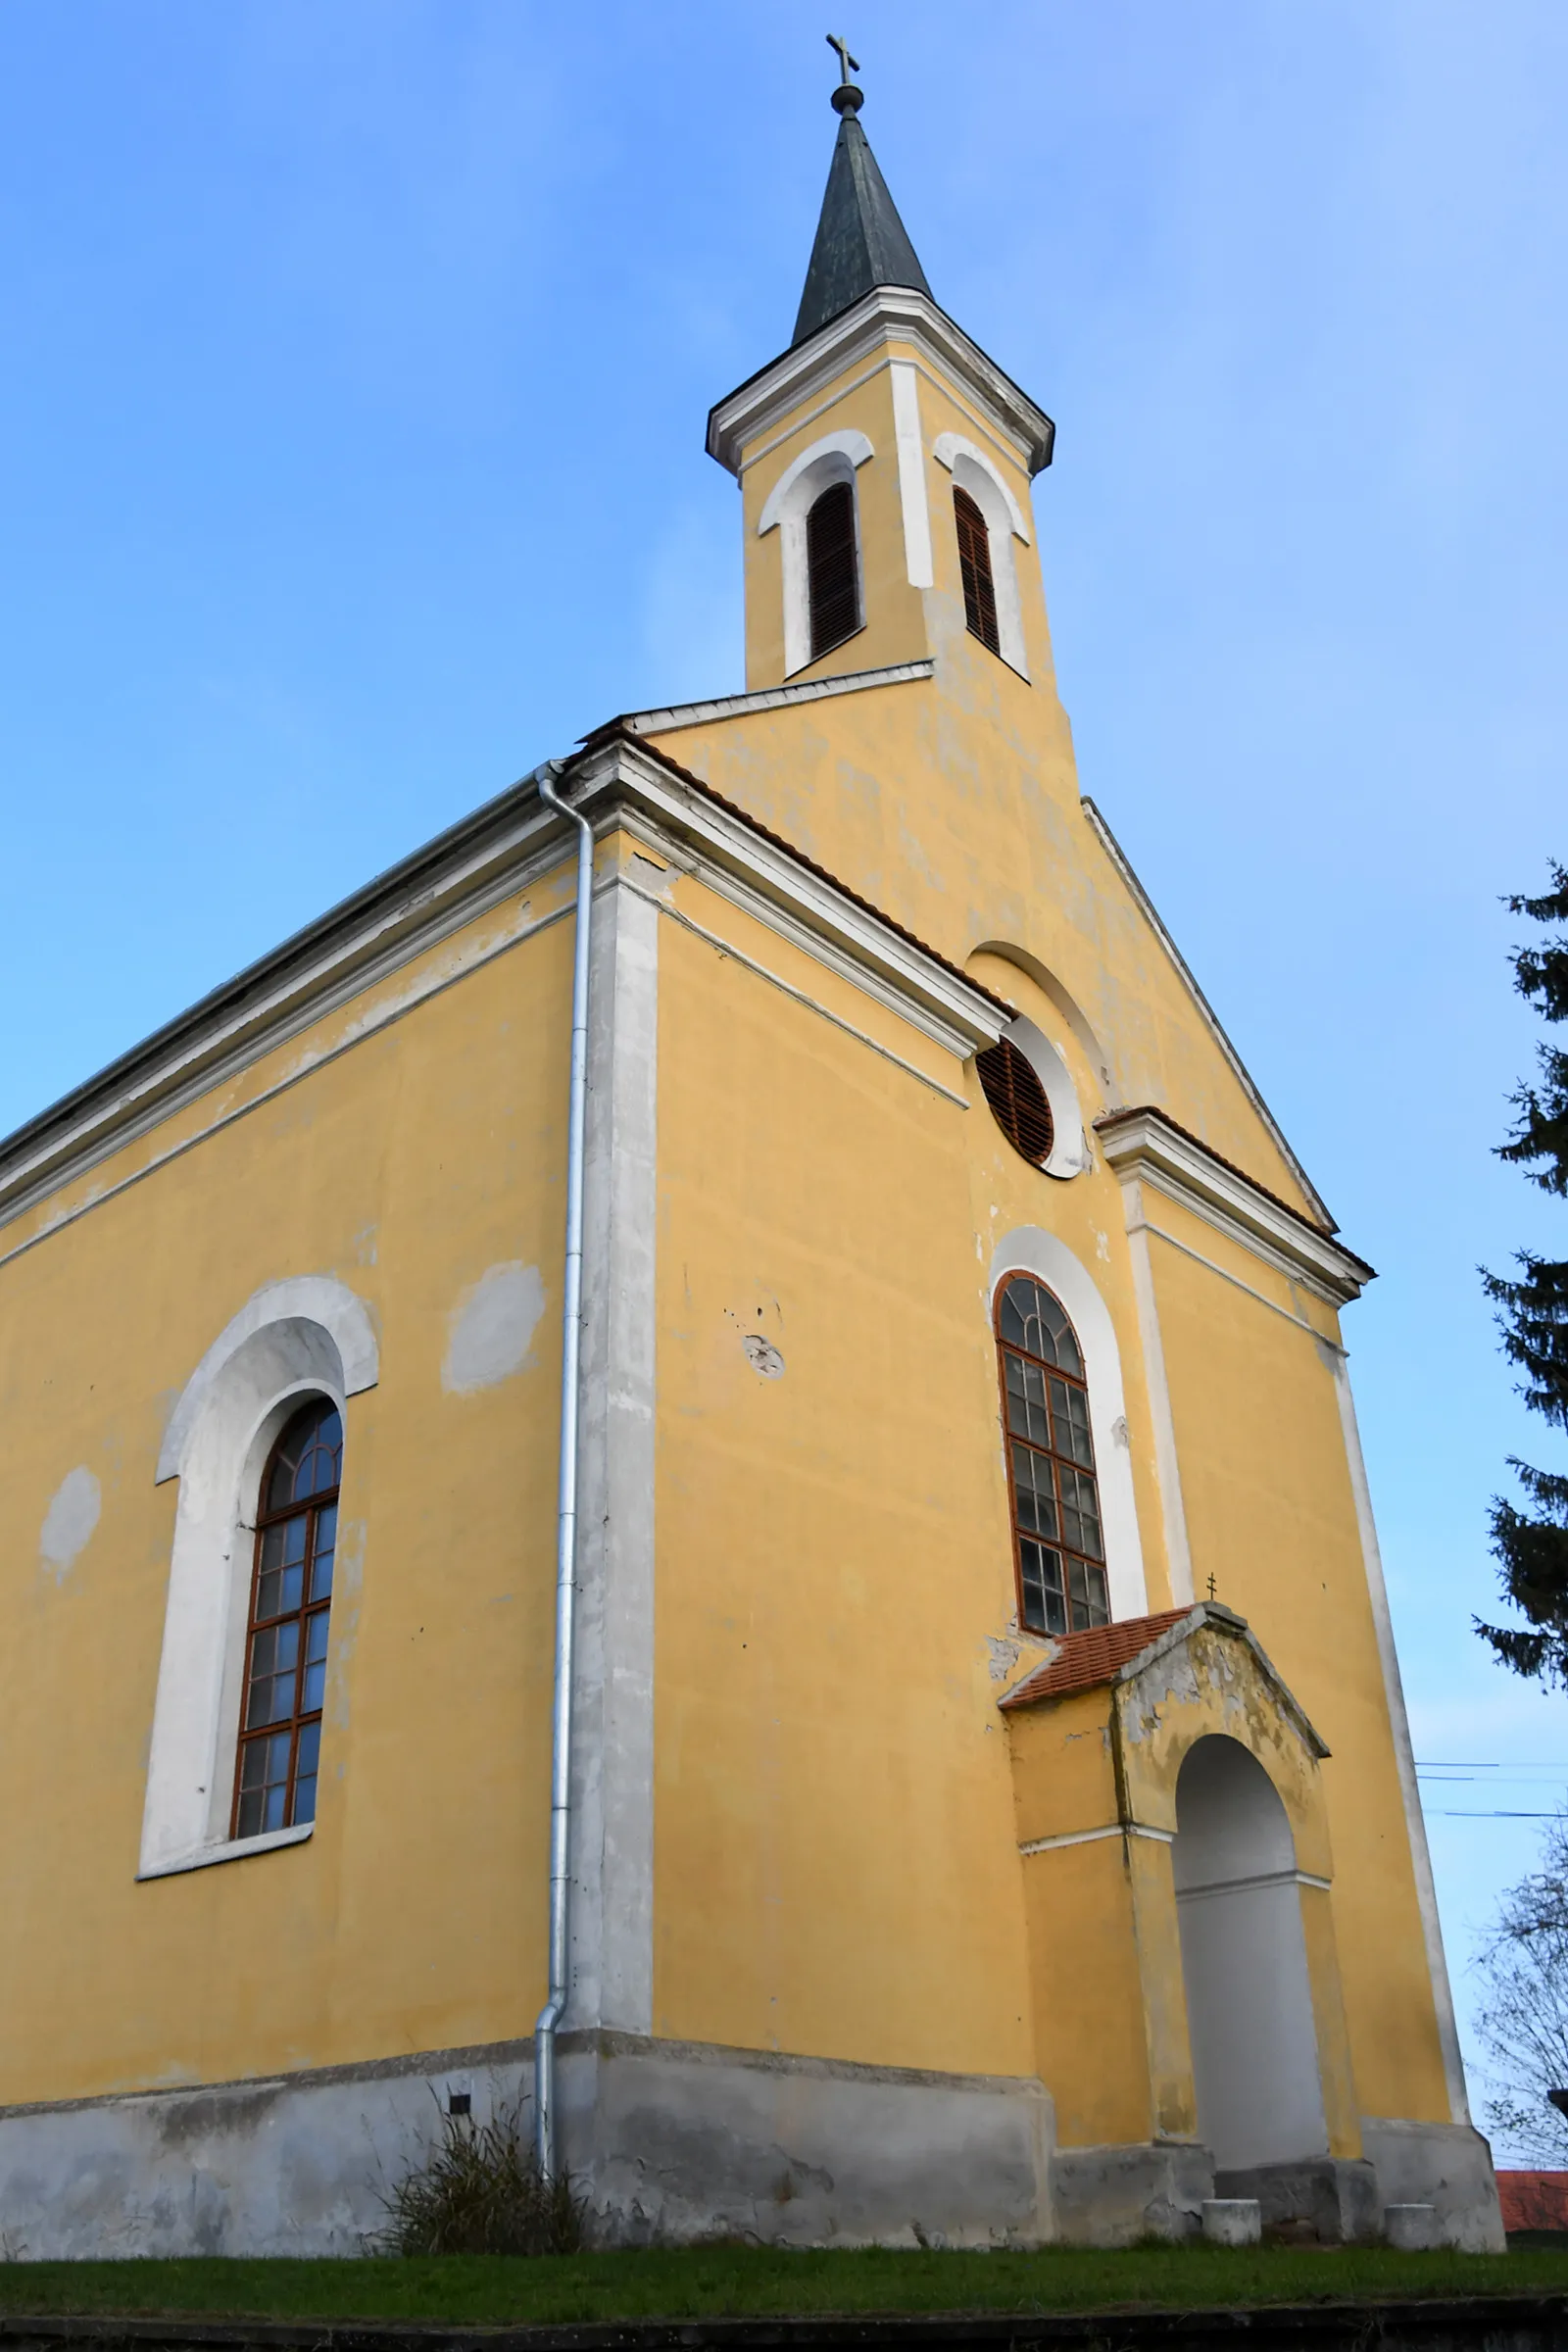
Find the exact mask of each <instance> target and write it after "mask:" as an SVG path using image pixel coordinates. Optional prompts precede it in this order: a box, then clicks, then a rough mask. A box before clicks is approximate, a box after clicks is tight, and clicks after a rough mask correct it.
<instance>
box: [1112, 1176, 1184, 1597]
mask: <svg viewBox="0 0 1568 2352" xmlns="http://www.w3.org/2000/svg"><path fill="white" fill-rule="evenodd" d="M1121 1200H1122V1213H1123V1215H1124V1216H1125V1218H1126V1221H1127V1253H1128V1258H1129V1261H1130V1263H1131V1266H1132V1275H1133V1298H1134V1299H1135V1300H1136V1302H1137V1306H1138V1336H1139V1338H1140V1339H1141V1340H1142V1342H1143V1347H1144V1389H1145V1393H1146V1394H1147V1396H1148V1398H1149V1417H1150V1425H1151V1429H1152V1435H1153V1440H1154V1479H1155V1483H1156V1484H1157V1486H1158V1488H1159V1509H1160V1517H1161V1519H1162V1520H1163V1522H1164V1528H1165V1570H1166V1574H1167V1575H1168V1576H1169V1578H1170V1597H1171V1602H1172V1605H1173V1606H1174V1607H1176V1608H1178V1609H1180V1608H1185V1607H1187V1606H1188V1604H1189V1603H1190V1602H1191V1601H1192V1600H1193V1598H1194V1593H1193V1549H1192V1544H1191V1542H1190V1540H1189V1538H1188V1534H1187V1505H1186V1502H1185V1501H1184V1499H1183V1497H1182V1466H1181V1460H1180V1457H1179V1455H1178V1453H1177V1450H1176V1417H1175V1414H1174V1413H1173V1411H1172V1409H1171V1401H1170V1381H1169V1379H1168V1377H1167V1375H1166V1371H1165V1343H1164V1340H1163V1339H1162V1338H1161V1336H1160V1329H1159V1301H1158V1300H1157V1299H1156V1298H1155V1296H1154V1268H1153V1264H1152V1260H1151V1258H1150V1254H1149V1221H1148V1219H1147V1218H1146V1216H1145V1215H1144V1188H1143V1186H1142V1185H1141V1184H1140V1183H1139V1182H1138V1181H1137V1179H1136V1177H1135V1178H1134V1179H1133V1180H1132V1182H1131V1183H1129V1182H1127V1181H1126V1180H1125V1179H1123V1182H1122V1188H1121Z"/></svg>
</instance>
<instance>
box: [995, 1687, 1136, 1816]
mask: <svg viewBox="0 0 1568 2352" xmlns="http://www.w3.org/2000/svg"><path fill="white" fill-rule="evenodd" d="M1039 1662H1040V1661H1039V1659H1037V1658H1033V1657H1031V1658H1030V1659H1028V1661H1027V1664H1028V1666H1030V1667H1033V1666H1035V1665H1038V1664H1039ZM1021 1679H1022V1678H1021V1676H1015V1677H1013V1678H1012V1680H1013V1681H1018V1680H1021ZM1006 1726H1007V1744H1008V1747H1009V1749H1010V1751H1011V1755H1012V1787H1013V1803H1014V1808H1015V1820H1016V1825H1017V1837H1018V1843H1019V1845H1020V1846H1025V1845H1030V1844H1033V1843H1034V1841H1035V1840H1036V1839H1037V1838H1076V1837H1079V1836H1081V1835H1082V1834H1083V1833H1084V1832H1085V1831H1088V1830H1102V1829H1103V1828H1104V1827H1105V1825H1106V1824H1107V1823H1108V1822H1113V1821H1115V1820H1116V1819H1117V1818H1118V1816H1119V1812H1120V1806H1119V1802H1118V1797H1117V1790H1116V1768H1115V1763H1114V1760H1113V1758H1112V1755H1111V1745H1110V1735H1109V1731H1108V1729H1107V1726H1106V1709H1105V1696H1104V1692H1103V1691H1078V1692H1076V1693H1074V1694H1073V1695H1072V1696H1071V1697H1067V1698H1063V1699H1059V1700H1057V1701H1055V1702H1054V1704H1053V1705H1051V1706H1049V1707H1046V1706H1042V1707H1020V1708H1018V1709H1016V1710H1015V1711H1014V1712H1012V1713H1010V1714H1009V1715H1008V1716H1007V1718H1006Z"/></svg>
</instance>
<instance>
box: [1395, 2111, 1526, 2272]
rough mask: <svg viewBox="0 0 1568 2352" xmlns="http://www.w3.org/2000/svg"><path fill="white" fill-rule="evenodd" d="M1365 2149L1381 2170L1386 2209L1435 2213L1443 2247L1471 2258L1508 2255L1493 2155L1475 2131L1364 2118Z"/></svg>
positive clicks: (1446, 2125)
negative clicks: (1420, 2208) (1406, 2207)
mask: <svg viewBox="0 0 1568 2352" xmlns="http://www.w3.org/2000/svg"><path fill="white" fill-rule="evenodd" d="M1361 2144H1362V2146H1363V2147H1364V2148H1365V2150H1366V2152H1367V2154H1368V2156H1369V2157H1370V2158H1371V2160H1372V2162H1373V2163H1374V2164H1375V2165H1376V2166H1377V2168H1378V2186H1379V2188H1380V2189H1381V2191H1382V2193H1383V2201H1384V2203H1385V2204H1386V2205H1430V2206H1432V2207H1433V2209H1434V2227H1435V2229H1436V2233H1437V2242H1438V2244H1439V2245H1444V2246H1457V2247H1459V2248H1460V2250H1461V2251H1462V2252H1464V2253H1466V2254H1501V2253H1502V2252H1503V2251H1504V2250H1505V2248H1506V2246H1507V2242H1508V2241H1507V2239H1506V2237H1505V2236H1504V2234H1503V2228H1502V2208H1501V2207H1500V2205H1499V2204H1498V2202H1497V2179H1496V2175H1495V2173H1494V2171H1493V2169H1492V2150H1491V2148H1490V2147H1489V2146H1488V2145H1487V2143H1486V2141H1485V2140H1484V2139H1483V2138H1482V2136H1481V2134H1480V2132H1479V2131H1475V2130H1474V2129H1473V2128H1472V2126H1470V2125H1469V2124H1406V2123H1399V2122H1397V2121H1390V2119H1389V2118H1388V2117H1386V2116H1373V2115H1364V2116H1363V2117H1362V2118H1361Z"/></svg>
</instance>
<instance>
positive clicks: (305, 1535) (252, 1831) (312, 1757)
mask: <svg viewBox="0 0 1568 2352" xmlns="http://www.w3.org/2000/svg"><path fill="white" fill-rule="evenodd" d="M342 1471H343V1423H342V1420H341V1418H340V1416H339V1414H338V1409H337V1407H336V1405H335V1404H332V1403H331V1402H330V1401H329V1400H328V1399H327V1398H326V1397H312V1399H311V1401H310V1403H309V1404H307V1405H304V1406H302V1407H301V1409H300V1410H299V1411H298V1412H296V1413H295V1414H294V1416H293V1418H292V1419H291V1420H290V1421H289V1422H288V1423H287V1425H286V1426H285V1428H284V1430H283V1433H282V1435H281V1437H280V1438H279V1439H278V1441H277V1444H276V1445H275V1446H273V1447H272V1450H271V1452H270V1454H269V1456H268V1460H267V1467H266V1469H265V1470H264V1471H263V1473H262V1484H261V1493H260V1495H259V1497H258V1505H257V1512H256V1564H255V1567H254V1570H253V1572H252V1576H251V1610H250V1625H249V1629H248V1632H247V1635H246V1642H245V1683H244V1691H243V1696H242V1699H241V1704H240V1733H239V1757H238V1761H237V1764H236V1768H235V1774H234V1818H233V1825H232V1830H231V1835H232V1836H233V1837H235V1838H256V1837H260V1836H261V1835H262V1834H263V1833H264V1832H265V1831H268V1830H289V1829H293V1828H295V1827H296V1826H298V1825H299V1824H301V1823H303V1822H307V1821H314V1820H315V1818H316V1778H317V1765H318V1760H319V1753H320V1745H321V1701H322V1698H323V1695H324V1691H325V1684H326V1621H327V1613H328V1610H329V1608H330V1606H331V1600H332V1556H333V1553H334V1551H335V1549H336V1545H337V1497H338V1486H339V1482H340V1480H341V1477H342Z"/></svg>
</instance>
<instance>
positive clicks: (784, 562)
mask: <svg viewBox="0 0 1568 2352" xmlns="http://www.w3.org/2000/svg"><path fill="white" fill-rule="evenodd" d="M874 454H875V453H874V451H873V450H872V447H871V444H870V442H869V441H868V440H867V439H866V437H865V435H864V433H860V432H856V431H854V430H853V429H846V430H845V431H843V432H838V433H825V434H824V435H823V437H822V439H821V440H820V441H813V442H812V443H811V446H810V448H809V449H803V450H802V452H801V454H800V456H799V457H798V458H795V459H792V460H791V462H790V464H789V465H788V466H785V468H784V471H783V472H782V473H781V474H780V475H779V477H778V480H777V481H776V482H775V483H774V484H773V487H772V489H771V490H770V491H769V492H768V494H767V497H766V499H765V500H764V501H763V505H762V512H761V514H760V515H759V516H758V518H757V535H758V537H759V539H765V538H766V536H767V534H768V532H769V531H775V530H776V531H777V532H778V534H779V560H780V564H781V567H782V571H783V584H784V675H785V676H786V677H793V676H794V675H795V672H796V671H797V670H798V669H805V668H806V667H807V665H808V663H809V662H810V659H811V597H810V582H809V576H808V568H807V562H806V517H807V515H809V513H810V511H811V509H812V507H813V506H814V505H815V504H816V501H817V500H818V499H819V498H820V497H821V495H822V493H823V491H824V490H826V489H828V488H830V487H831V485H832V484H833V483H834V482H848V483H849V485H850V488H851V490H852V492H854V493H855V501H854V503H855V571H856V578H857V580H858V583H859V594H860V617H861V622H862V625H863V622H864V618H865V573H864V570H863V568H862V565H861V563H860V499H859V493H858V490H856V483H855V476H856V473H857V471H858V468H859V467H860V466H863V465H865V464H866V462H867V461H868V460H869V459H870V458H871V457H872V456H874Z"/></svg>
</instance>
